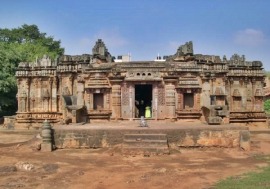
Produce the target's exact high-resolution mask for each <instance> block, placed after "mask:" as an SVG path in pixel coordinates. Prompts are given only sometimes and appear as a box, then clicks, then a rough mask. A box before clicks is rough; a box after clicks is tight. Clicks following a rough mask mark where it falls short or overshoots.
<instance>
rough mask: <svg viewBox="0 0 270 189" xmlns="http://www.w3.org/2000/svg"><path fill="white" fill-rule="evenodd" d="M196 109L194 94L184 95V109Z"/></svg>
mask: <svg viewBox="0 0 270 189" xmlns="http://www.w3.org/2000/svg"><path fill="white" fill-rule="evenodd" d="M193 107H194V94H193V93H184V109H192V108H193Z"/></svg>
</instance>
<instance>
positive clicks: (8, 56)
mask: <svg viewBox="0 0 270 189" xmlns="http://www.w3.org/2000/svg"><path fill="white" fill-rule="evenodd" d="M60 44H61V42H60V41H57V40H54V38H53V37H52V36H47V34H46V33H42V32H40V31H39V28H38V26H36V25H27V24H24V25H22V26H21V27H18V28H13V29H7V28H4V29H3V28H0V66H1V70H0V117H2V116H4V115H12V114H14V113H15V112H16V110H17V101H16V93H17V84H16V79H15V68H16V67H17V66H18V64H19V62H31V61H34V60H35V59H36V58H38V57H39V58H40V57H42V56H43V55H44V54H47V55H49V56H50V57H52V58H55V57H57V56H59V55H62V54H63V53H64V49H63V48H61V46H60Z"/></svg>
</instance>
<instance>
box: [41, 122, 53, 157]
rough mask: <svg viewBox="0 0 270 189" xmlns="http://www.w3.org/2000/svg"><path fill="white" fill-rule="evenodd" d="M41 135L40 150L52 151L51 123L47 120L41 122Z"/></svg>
mask: <svg viewBox="0 0 270 189" xmlns="http://www.w3.org/2000/svg"><path fill="white" fill-rule="evenodd" d="M41 136H42V143H41V151H43V152H51V151H52V128H51V124H50V123H49V122H48V121H47V120H45V121H44V122H43V125H42V131H41Z"/></svg>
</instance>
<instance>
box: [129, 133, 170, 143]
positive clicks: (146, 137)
mask: <svg viewBox="0 0 270 189" xmlns="http://www.w3.org/2000/svg"><path fill="white" fill-rule="evenodd" d="M125 140H134V141H142V140H166V141H167V135H166V134H146V133H144V134H125V135H124V141H125Z"/></svg>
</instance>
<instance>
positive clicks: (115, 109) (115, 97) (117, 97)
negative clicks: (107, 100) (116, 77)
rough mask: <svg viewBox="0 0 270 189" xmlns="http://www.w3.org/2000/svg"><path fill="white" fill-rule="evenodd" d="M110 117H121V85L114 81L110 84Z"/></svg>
mask: <svg viewBox="0 0 270 189" xmlns="http://www.w3.org/2000/svg"><path fill="white" fill-rule="evenodd" d="M111 98H112V119H116V120H117V119H119V118H121V86H120V85H119V84H118V83H116V84H114V85H113V86H112V96H111Z"/></svg>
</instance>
